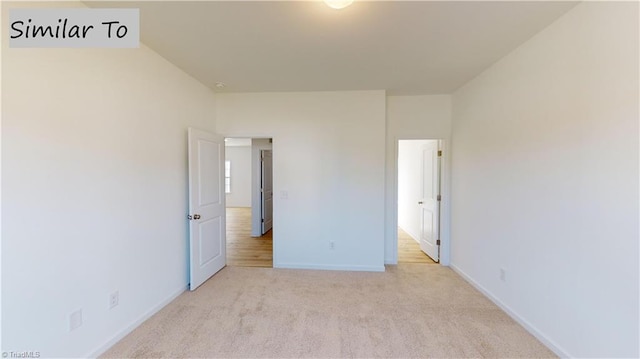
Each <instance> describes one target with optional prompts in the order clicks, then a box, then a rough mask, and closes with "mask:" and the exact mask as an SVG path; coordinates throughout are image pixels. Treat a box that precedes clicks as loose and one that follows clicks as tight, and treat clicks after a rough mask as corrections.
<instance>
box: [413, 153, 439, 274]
mask: <svg viewBox="0 0 640 359" xmlns="http://www.w3.org/2000/svg"><path fill="white" fill-rule="evenodd" d="M439 170H440V164H439V161H438V141H427V142H426V143H425V144H424V145H423V147H422V171H421V174H422V196H421V197H422V198H421V199H420V200H419V201H418V205H419V206H420V217H421V218H420V221H421V231H420V249H422V251H424V252H425V253H426V254H427V255H428V256H429V257H431V258H432V259H433V260H434V261H436V262H438V261H439V260H440V258H439V255H440V253H439V248H438V247H439V238H438V233H439V228H438V225H439V223H440V219H439V218H438V217H439V213H440V211H439V205H440V202H439V201H438V195H439V191H440V184H439V180H440V173H439Z"/></svg>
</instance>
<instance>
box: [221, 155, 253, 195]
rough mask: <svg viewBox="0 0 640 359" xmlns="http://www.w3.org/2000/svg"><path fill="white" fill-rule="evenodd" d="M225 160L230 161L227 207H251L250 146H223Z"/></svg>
mask: <svg viewBox="0 0 640 359" xmlns="http://www.w3.org/2000/svg"><path fill="white" fill-rule="evenodd" d="M225 159H226V160H227V161H231V193H227V196H226V197H227V207H251V146H225Z"/></svg>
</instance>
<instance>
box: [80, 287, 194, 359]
mask: <svg viewBox="0 0 640 359" xmlns="http://www.w3.org/2000/svg"><path fill="white" fill-rule="evenodd" d="M186 290H188V287H184V288H181V289H180V290H178V291H176V292H174V293H172V294H171V295H169V296H168V297H167V298H165V299H164V300H162V301H161V302H160V303H158V304H157V305H156V306H154V307H153V308H151V309H149V310H148V311H147V312H146V313H144V314H143V315H142V316H140V317H139V318H138V319H136V320H134V321H133V322H132V323H131V324H129V325H128V326H126V327H125V328H124V329H122V330H121V331H120V332H118V333H117V334H116V335H114V336H113V337H112V338H111V339H109V340H107V342H106V343H104V344H102V345H101V346H100V347H98V348H97V349H96V350H94V351H93V353H91V354H89V355H87V356H86V358H97V357H99V356H100V355H102V354H104V353H105V352H106V351H107V350H109V348H111V347H112V346H113V345H114V344H116V343H117V342H119V341H120V340H122V338H124V337H126V336H127V335H128V334H129V333H131V332H132V331H133V330H134V329H136V328H137V327H138V326H140V324H142V323H144V321H145V320H147V319H149V318H151V316H153V315H154V314H156V313H157V312H159V311H160V309H162V308H164V307H165V306H166V305H167V304H169V303H171V302H172V301H173V300H174V299H176V298H177V297H178V296H179V295H180V294H182V293H184V292H185V291H186Z"/></svg>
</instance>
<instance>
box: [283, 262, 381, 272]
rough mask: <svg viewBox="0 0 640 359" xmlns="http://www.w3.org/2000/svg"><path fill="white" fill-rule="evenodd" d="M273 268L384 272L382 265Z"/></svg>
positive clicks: (284, 266) (309, 265) (291, 264)
mask: <svg viewBox="0 0 640 359" xmlns="http://www.w3.org/2000/svg"><path fill="white" fill-rule="evenodd" d="M273 268H286V269H320V270H342V271H356V272H384V265H381V266H359V265H334V264H302V263H274V264H273Z"/></svg>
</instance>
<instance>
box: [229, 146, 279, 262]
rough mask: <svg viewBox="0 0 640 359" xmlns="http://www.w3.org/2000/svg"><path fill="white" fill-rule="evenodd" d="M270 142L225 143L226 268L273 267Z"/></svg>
mask: <svg viewBox="0 0 640 359" xmlns="http://www.w3.org/2000/svg"><path fill="white" fill-rule="evenodd" d="M271 158H272V141H271V139H251V138H227V139H225V192H226V206H227V208H226V214H227V220H226V221H227V222H226V228H227V232H226V234H227V236H226V237H227V243H226V244H227V265H228V266H240V267H273V235H272V231H273V230H272V228H271V227H272V223H273V204H272V200H271V199H272V193H271V192H272V190H271V187H272V183H273V182H272V170H271V169H272V164H271Z"/></svg>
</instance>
